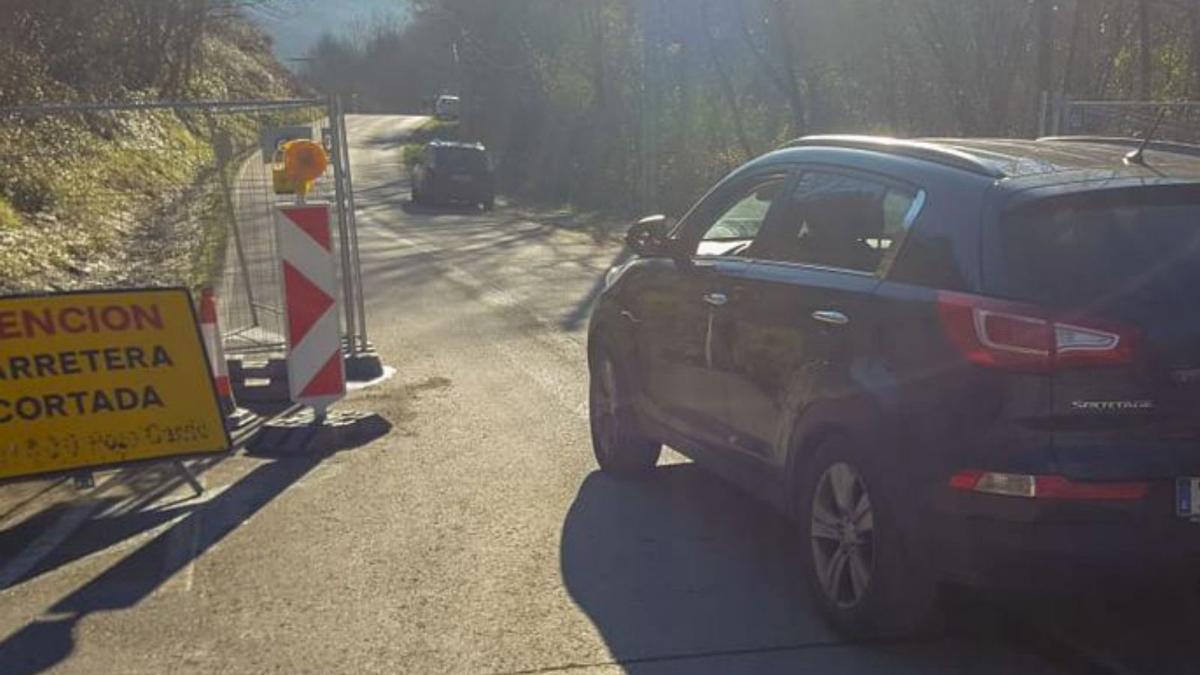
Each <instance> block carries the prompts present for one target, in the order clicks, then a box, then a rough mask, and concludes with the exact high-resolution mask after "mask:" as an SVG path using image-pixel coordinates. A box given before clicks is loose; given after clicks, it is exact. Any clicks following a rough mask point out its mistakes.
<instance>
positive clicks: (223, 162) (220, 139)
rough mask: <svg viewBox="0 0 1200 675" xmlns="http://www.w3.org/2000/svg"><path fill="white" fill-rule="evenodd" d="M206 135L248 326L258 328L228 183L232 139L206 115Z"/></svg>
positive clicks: (255, 308) (232, 154) (244, 253)
mask: <svg viewBox="0 0 1200 675" xmlns="http://www.w3.org/2000/svg"><path fill="white" fill-rule="evenodd" d="M206 118H207V121H208V135H209V138H210V139H211V141H212V146H213V150H214V154H215V155H216V160H217V180H218V181H219V182H220V183H221V196H222V197H224V202H225V211H226V213H227V214H228V216H229V226H230V230H231V231H232V232H233V248H234V252H235V253H236V254H237V259H238V267H239V268H240V269H241V273H242V285H243V286H245V290H246V302H247V303H248V304H249V308H250V324H251V325H252V326H256V327H257V326H258V308H257V307H255V304H256V303H255V302H254V287H253V285H252V284H251V283H250V266H249V264H247V262H246V248H245V246H244V245H243V244H242V228H241V225H239V224H238V217H237V206H235V205H234V203H233V187H232V186H231V185H230V181H229V173H228V171H229V163H230V161H232V160H233V159H234V148H233V139H232V138H230V137H229V135H228V134H227V133H225V132H222V131H221V130H220V129H218V128H217V123H216V120H214V119H213V117H212V115H211V114H209V115H206Z"/></svg>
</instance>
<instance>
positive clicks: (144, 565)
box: [0, 415, 391, 675]
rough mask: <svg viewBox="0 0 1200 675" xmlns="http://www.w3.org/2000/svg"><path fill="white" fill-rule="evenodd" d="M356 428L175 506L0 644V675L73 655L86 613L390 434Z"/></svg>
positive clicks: (123, 599) (373, 425)
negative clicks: (336, 458) (150, 534)
mask: <svg viewBox="0 0 1200 675" xmlns="http://www.w3.org/2000/svg"><path fill="white" fill-rule="evenodd" d="M357 424H358V425H359V426H358V428H356V429H355V430H354V433H347V434H342V435H339V436H338V437H337V438H338V439H345V440H344V441H342V442H335V443H333V444H331V445H329V446H327V447H325V448H322V451H321V452H313V453H312V454H306V455H296V456H288V457H285V458H280V459H277V460H275V461H272V462H269V463H266V464H262V465H260V466H259V467H257V468H256V469H254V470H253V471H251V472H250V473H249V474H247V475H246V476H245V477H243V478H242V479H241V480H239V481H238V482H236V483H234V484H233V485H231V486H229V487H228V488H226V489H225V490H224V491H222V492H221V493H220V494H218V495H217V496H216V497H214V498H213V499H211V500H209V501H206V502H202V503H200V504H197V505H195V506H193V507H190V508H188V509H182V508H181V509H180V510H179V512H185V511H186V513H187V515H186V516H185V517H184V518H183V519H182V520H180V521H179V522H178V523H176V524H175V525H173V526H171V527H170V529H168V530H166V531H164V532H162V533H161V534H159V535H157V536H156V537H154V538H153V539H152V540H150V541H149V542H147V543H146V544H145V545H143V546H142V547H141V548H139V549H137V550H136V551H134V552H133V553H131V554H130V555H128V556H127V557H125V558H123V559H122V560H121V561H120V562H118V563H116V564H115V565H113V566H112V567H110V568H109V569H108V570H106V571H105V572H104V573H102V574H101V575H100V576H98V577H96V578H95V579H93V580H91V581H90V582H88V583H87V584H85V585H84V586H82V587H81V588H79V589H78V590H76V591H74V592H73V593H71V594H69V595H67V596H66V597H64V598H62V599H60V600H59V601H58V602H56V603H55V604H54V605H53V606H51V607H50V608H49V609H47V610H46V612H45V614H44V615H43V617H42V618H40V619H36V620H34V621H32V622H31V623H29V624H28V625H26V626H25V627H24V628H23V629H21V630H19V631H17V632H16V633H14V634H12V635H11V636H9V637H8V638H7V639H5V640H4V641H3V642H0V673H5V675H26V674H29V673H38V672H41V671H44V670H46V669H49V668H51V667H53V666H55V665H57V664H60V663H62V662H63V661H64V660H65V659H66V658H67V657H68V656H69V655H70V654H71V652H72V651H73V650H74V647H75V640H74V632H75V628H76V626H77V625H78V623H79V622H80V621H82V620H83V619H85V618H86V617H87V616H89V615H91V614H93V613H96V612H106V611H114V610H124V609H129V608H131V607H134V606H136V605H137V604H138V603H139V602H141V601H142V600H144V599H146V598H147V597H149V596H150V595H151V594H152V593H153V592H154V590H155V589H157V588H158V587H159V586H160V585H162V584H163V582H165V581H166V580H167V579H170V578H171V576H173V575H174V574H175V573H177V572H179V571H180V570H182V569H183V568H184V567H185V566H186V565H187V564H188V563H189V562H191V561H193V560H195V559H197V558H199V557H200V556H202V555H203V554H204V553H205V552H206V551H208V550H209V549H210V548H211V547H213V546H214V545H216V544H217V543H218V542H220V541H221V540H222V539H224V538H225V537H226V536H228V535H229V534H230V533H232V532H233V531H234V530H236V529H237V528H238V526H240V525H241V524H242V523H244V522H246V521H247V520H249V519H250V518H251V517H252V516H253V515H254V514H255V513H257V512H258V511H260V510H261V509H262V508H263V507H265V506H266V505H267V504H269V503H270V502H271V501H272V500H273V499H275V498H276V497H277V496H279V495H280V494H282V493H283V492H284V491H286V490H287V489H288V487H289V486H291V485H292V484H294V483H295V482H296V481H298V480H300V479H301V478H303V477H304V476H305V475H306V474H307V473H308V472H309V471H311V470H312V469H314V468H315V467H317V466H318V465H319V464H320V463H321V462H322V461H324V460H325V459H326V458H328V457H330V456H332V455H334V454H336V453H338V452H342V451H346V450H351V449H353V448H355V447H359V446H362V445H366V444H368V443H370V442H371V441H373V440H375V439H377V438H379V437H381V436H383V435H385V434H387V433H388V431H389V430H390V429H391V424H390V423H388V422H387V420H385V419H383V418H382V417H379V416H378V415H372V416H369V417H365V418H363V419H362V420H360V421H359V422H358V423H357ZM179 512H176V513H175V514H174V516H171V517H175V516H178V515H179ZM168 513H170V511H168ZM159 522H163V521H159ZM140 525H142V526H145V525H147V523H140Z"/></svg>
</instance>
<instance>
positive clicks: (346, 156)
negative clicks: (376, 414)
mask: <svg viewBox="0 0 1200 675" xmlns="http://www.w3.org/2000/svg"><path fill="white" fill-rule="evenodd" d="M338 120H339V128H340V130H341V131H340V133H341V137H342V143H341V149H342V153H343V163H344V172H345V175H346V184H347V185H350V186H353V185H354V178H353V175H354V174H353V170H352V169H351V167H350V134H349V133H348V132H347V131H346V114H345V111H341V114H340V115H339V116H338ZM346 211H347V213H346V216H347V219H346V223H347V231H348V232H349V234H350V254H351V268H352V270H353V273H354V274H353V279H354V288H355V293H356V298H357V303H358V306H357V307H356V313H357V316H358V344H357V345H356V351H357V350H358V349H361V350H364V351H365V350H366V348H367V310H366V300H365V297H364V295H365V294H364V293H363V283H362V258H361V257H360V256H359V250H358V211H357V207H356V205H355V203H354V190H353V189H350V190H346Z"/></svg>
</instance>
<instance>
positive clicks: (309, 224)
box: [275, 204, 346, 412]
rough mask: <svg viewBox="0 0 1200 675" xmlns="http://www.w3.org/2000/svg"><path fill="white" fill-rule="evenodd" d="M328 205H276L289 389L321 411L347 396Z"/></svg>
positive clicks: (294, 394) (291, 392) (295, 398)
mask: <svg viewBox="0 0 1200 675" xmlns="http://www.w3.org/2000/svg"><path fill="white" fill-rule="evenodd" d="M329 220H330V218H329V204H306V205H304V206H283V205H278V206H276V207H275V236H276V241H277V242H278V246H279V257H280V260H281V261H282V268H283V296H284V298H283V300H284V302H283V304H284V314H285V316H286V318H287V321H286V322H285V323H286V325H287V338H288V358H287V365H288V388H289V389H290V394H291V398H292V400H293V401H295V402H296V403H300V404H304V405H309V406H312V407H313V408H315V409H317V410H318V411H319V412H324V410H325V409H326V408H327V407H329V405H330V404H331V403H333V402H334V401H337V400H338V399H340V398H342V397H343V396H345V394H346V371H345V365H344V364H343V363H342V335H341V332H340V328H339V325H338V308H337V292H338V283H337V274H336V271H335V267H334V259H333V239H332V235H331V233H330V227H329Z"/></svg>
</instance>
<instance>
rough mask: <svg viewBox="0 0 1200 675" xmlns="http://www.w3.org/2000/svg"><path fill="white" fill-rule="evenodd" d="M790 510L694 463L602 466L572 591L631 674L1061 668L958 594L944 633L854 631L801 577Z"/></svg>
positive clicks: (575, 539)
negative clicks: (637, 473) (873, 638)
mask: <svg viewBox="0 0 1200 675" xmlns="http://www.w3.org/2000/svg"><path fill="white" fill-rule="evenodd" d="M803 555H804V551H803V550H802V546H801V545H800V543H799V538H798V537H797V536H795V532H794V528H793V526H792V525H791V523H790V522H789V521H788V520H786V519H785V518H783V517H782V516H779V515H778V514H776V513H775V512H774V511H772V510H771V509H769V508H768V507H766V506H763V505H760V504H759V503H758V502H756V501H754V500H753V499H751V498H749V497H748V496H747V495H745V494H743V493H741V492H738V491H737V490H735V489H734V488H731V487H728V486H727V485H726V484H725V483H723V482H722V481H720V480H719V479H717V478H715V477H713V476H711V475H710V474H708V473H706V472H705V471H703V470H702V469H700V468H699V467H698V466H696V465H695V464H678V465H670V466H661V467H659V468H658V469H657V470H656V471H655V472H654V474H653V475H651V476H650V477H648V478H646V479H644V480H637V481H629V480H616V479H613V478H611V477H609V476H607V475H604V474H602V473H600V472H595V473H592V474H591V475H589V476H588V477H587V478H586V479H585V480H584V483H583V485H582V486H581V487H580V489H579V493H578V494H577V496H576V498H575V501H574V503H573V504H572V505H571V508H570V511H569V512H568V513H567V517H566V520H565V522H564V524H563V533H562V543H561V549H560V564H561V572H562V578H563V581H564V584H565V586H566V589H567V591H568V592H569V593H570V595H571V598H572V599H573V600H574V601H575V602H576V603H577V604H578V605H579V607H580V608H581V609H582V610H583V611H584V612H585V613H586V614H587V615H588V617H589V618H590V619H591V621H592V622H593V624H594V625H595V626H596V628H597V629H598V630H599V631H600V633H601V634H602V635H603V637H604V640H605V642H606V644H607V646H608V649H609V651H610V652H611V654H612V657H613V660H614V661H616V662H617V663H619V664H621V665H622V666H623V667H624V668H625V669H626V670H627V671H628V672H630V673H635V674H637V673H655V674H661V673H724V672H756V673H762V672H796V670H797V667H798V664H803V665H804V666H805V667H806V668H809V669H810V671H811V672H843V673H850V672H862V673H867V672H870V673H877V672H888V673H892V672H911V673H926V672H994V673H1004V672H1025V673H1033V672H1052V671H1048V669H1047V667H1046V665H1045V662H1044V661H1042V660H1041V658H1040V657H1038V656H1037V655H1035V654H1033V653H1032V652H1031V651H1029V650H1024V651H1022V650H1020V649H1014V648H1013V646H1012V644H1011V643H1010V641H1011V639H1012V636H1011V635H1010V634H1009V632H1008V630H1007V628H1006V627H1005V625H1003V621H1004V619H1003V618H1000V617H998V616H996V615H993V614H992V613H990V612H989V611H988V610H987V609H985V608H981V607H980V606H978V603H976V604H975V605H965V606H959V605H960V603H953V605H952V606H950V607H948V608H947V612H948V614H949V616H948V620H947V626H948V627H949V628H948V629H947V631H946V632H945V633H944V634H939V635H933V636H923V637H920V638H912V639H908V640H903V641H889V642H886V643H872V644H861V643H859V644H851V643H848V642H846V641H845V640H844V639H843V638H841V637H839V636H837V635H836V634H834V633H832V632H831V631H830V630H829V629H828V628H827V627H826V626H825V624H824V622H823V621H822V620H821V618H820V617H819V616H818V615H817V614H816V612H815V611H814V609H813V608H812V602H811V600H810V598H809V597H808V594H807V590H806V589H804V588H803V587H802V582H801V579H800V573H799V570H800V566H801V564H802V556H803Z"/></svg>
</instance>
